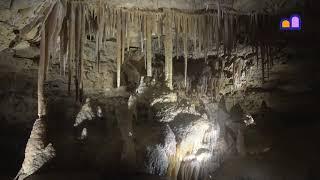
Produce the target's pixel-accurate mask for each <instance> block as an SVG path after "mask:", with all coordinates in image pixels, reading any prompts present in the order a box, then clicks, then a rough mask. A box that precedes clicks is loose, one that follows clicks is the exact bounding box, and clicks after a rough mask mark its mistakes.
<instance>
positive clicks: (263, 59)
mask: <svg viewBox="0 0 320 180" xmlns="http://www.w3.org/2000/svg"><path fill="white" fill-rule="evenodd" d="M260 51H261V73H262V83H264V80H265V50H264V45H263V44H261V46H260Z"/></svg>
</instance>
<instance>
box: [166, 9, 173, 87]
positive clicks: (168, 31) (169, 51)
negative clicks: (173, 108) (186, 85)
mask: <svg viewBox="0 0 320 180" xmlns="http://www.w3.org/2000/svg"><path fill="white" fill-rule="evenodd" d="M165 14H166V17H165V24H164V26H165V40H164V44H165V80H166V82H167V86H168V87H169V88H170V89H172V88H173V87H172V49H173V48H172V12H171V11H170V10H167V9H166V10H165Z"/></svg>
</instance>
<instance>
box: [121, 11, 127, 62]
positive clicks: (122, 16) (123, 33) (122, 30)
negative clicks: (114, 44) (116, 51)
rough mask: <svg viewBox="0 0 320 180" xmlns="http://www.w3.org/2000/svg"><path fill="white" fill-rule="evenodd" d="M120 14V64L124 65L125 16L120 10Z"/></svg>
mask: <svg viewBox="0 0 320 180" xmlns="http://www.w3.org/2000/svg"><path fill="white" fill-rule="evenodd" d="M120 13H121V64H123V63H124V53H125V45H126V44H125V42H126V39H125V36H126V31H125V30H126V21H127V20H126V16H125V13H124V12H123V11H122V10H120Z"/></svg>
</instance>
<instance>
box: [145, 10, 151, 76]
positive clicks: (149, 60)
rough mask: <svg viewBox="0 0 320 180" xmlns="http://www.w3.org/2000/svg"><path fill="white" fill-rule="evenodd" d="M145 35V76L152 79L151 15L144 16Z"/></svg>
mask: <svg viewBox="0 0 320 180" xmlns="http://www.w3.org/2000/svg"><path fill="white" fill-rule="evenodd" d="M146 21H147V22H146V28H147V30H146V34H147V76H149V77H152V44H151V43H152V26H151V24H152V20H151V15H147V16H146Z"/></svg>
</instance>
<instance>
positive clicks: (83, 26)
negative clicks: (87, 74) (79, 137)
mask: <svg viewBox="0 0 320 180" xmlns="http://www.w3.org/2000/svg"><path fill="white" fill-rule="evenodd" d="M81 15H82V16H81V35H80V36H81V41H80V61H81V62H80V77H79V79H80V80H79V83H80V101H81V102H82V100H83V91H84V88H83V66H84V59H83V57H84V46H85V44H86V39H87V38H86V23H85V10H84V7H82V13H81Z"/></svg>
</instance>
